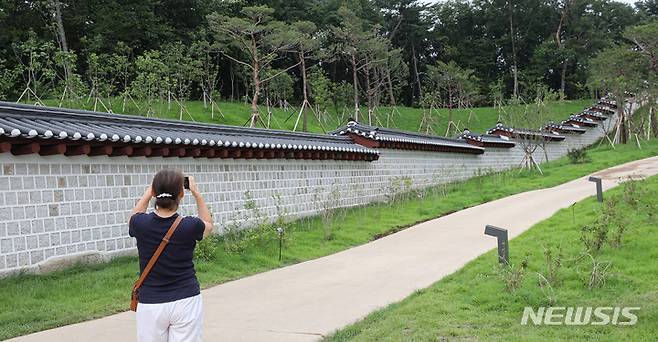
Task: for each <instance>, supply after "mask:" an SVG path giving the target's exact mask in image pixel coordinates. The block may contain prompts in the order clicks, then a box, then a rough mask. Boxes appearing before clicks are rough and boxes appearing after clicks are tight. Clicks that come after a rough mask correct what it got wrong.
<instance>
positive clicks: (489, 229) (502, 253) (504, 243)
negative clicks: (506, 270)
mask: <svg viewBox="0 0 658 342" xmlns="http://www.w3.org/2000/svg"><path fill="white" fill-rule="evenodd" d="M484 234H485V235H489V236H495V237H496V239H497V240H498V262H500V263H501V264H502V263H505V264H507V265H509V241H508V238H507V229H503V228H498V227H495V226H492V225H487V226H486V227H485V228H484Z"/></svg>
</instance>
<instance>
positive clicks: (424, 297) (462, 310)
mask: <svg viewBox="0 0 658 342" xmlns="http://www.w3.org/2000/svg"><path fill="white" fill-rule="evenodd" d="M642 187H643V188H644V189H645V190H648V191H649V192H648V195H645V196H638V197H639V199H641V200H642V204H643V206H642V207H640V209H633V208H632V207H630V206H628V205H624V206H622V208H623V211H622V212H624V213H625V215H624V216H625V218H626V220H627V224H628V225H627V227H628V228H627V229H628V230H627V233H626V235H625V238H624V240H623V241H624V242H623V245H622V247H621V248H619V249H615V248H612V247H611V246H610V245H605V246H604V247H603V249H602V252H601V253H600V256H599V257H600V259H601V260H602V261H608V262H611V263H612V267H611V270H610V271H609V274H610V275H609V276H608V278H607V281H606V282H605V284H604V285H603V286H602V287H600V288H594V289H592V290H588V289H587V287H586V286H585V285H584V284H586V279H587V277H588V272H589V271H590V270H591V267H592V266H591V261H590V259H589V257H585V258H583V259H579V258H578V256H579V255H581V253H582V251H583V245H582V243H581V242H580V241H579V237H580V227H581V226H583V225H586V224H591V223H592V222H593V221H594V219H595V217H597V216H599V215H600V212H601V206H600V205H599V204H598V203H597V202H596V200H595V199H594V198H593V197H590V198H588V199H586V200H584V201H582V202H580V203H578V204H577V205H576V206H575V212H576V213H578V215H577V216H576V218H575V222H574V221H573V220H574V218H573V216H572V211H571V210H570V209H563V210H561V211H559V212H558V213H557V214H555V215H554V216H553V217H551V218H549V219H547V220H546V221H543V222H541V223H539V224H537V225H536V226H534V227H532V228H531V229H530V230H528V231H526V232H524V233H523V234H522V235H520V236H519V237H517V238H515V239H513V240H512V241H511V242H510V251H511V256H510V257H511V260H512V263H514V262H517V263H518V262H519V260H520V259H521V258H523V256H524V255H528V256H529V257H528V264H529V266H528V270H527V272H526V275H525V277H524V280H523V283H522V286H521V287H520V288H519V289H517V290H516V291H515V292H506V291H505V289H504V285H503V282H502V280H501V279H500V278H499V277H498V275H497V272H496V268H497V266H496V263H497V262H496V254H495V253H496V252H495V250H492V251H490V252H488V253H486V254H484V255H482V256H480V257H478V258H477V259H475V260H474V261H472V262H470V263H468V264H467V265H466V266H464V267H463V268H462V269H460V270H459V271H457V272H455V273H454V274H452V275H450V276H448V277H446V278H444V279H442V280H440V281H439V282H437V283H435V284H434V285H432V286H431V287H429V288H427V289H423V290H420V291H417V292H416V293H414V294H413V295H411V296H410V297H408V298H406V299H405V300H403V301H401V302H399V303H396V304H392V305H390V306H389V307H387V308H384V309H382V310H379V311H376V312H374V313H372V314H370V315H369V316H368V317H366V318H365V319H364V320H362V321H360V322H358V323H356V324H354V325H351V326H348V327H347V328H345V329H342V330H340V331H339V332H337V333H336V334H335V335H333V336H331V337H329V338H328V339H327V340H329V341H384V340H386V341H437V340H441V338H447V339H449V340H460V339H468V340H485V341H492V340H493V341H509V340H523V341H551V340H562V341H567V340H589V341H603V340H606V341H608V340H609V341H621V340H628V341H650V340H655V338H656V336H658V325H656V322H658V287H657V285H656V284H658V263H656V258H657V257H658V254H657V252H656V245H658V233H656V224H657V222H656V216H655V215H656V214H655V210H656V205H657V204H658V202H657V200H658V176H657V177H652V178H650V179H649V180H646V181H644V182H643V183H642ZM624 191H628V190H626V189H624V187H623V186H620V187H618V188H616V189H614V190H611V191H608V192H606V195H605V197H606V198H608V197H610V196H613V195H614V196H615V197H617V198H619V197H621V195H622V193H623V192H624ZM644 205H648V206H649V208H646V207H644ZM649 212H653V216H652V217H650V216H649V215H648V213H649ZM558 245H559V246H561V247H562V250H563V253H564V259H563V260H565V262H564V263H563V266H562V268H561V271H560V273H559V274H560V276H559V278H558V279H559V283H558V284H557V286H555V287H554V289H555V296H556V298H557V300H556V303H555V304H553V306H558V307H568V306H586V307H587V306H591V307H598V306H606V307H610V306H613V307H614V306H622V307H624V306H635V307H641V309H640V310H639V311H637V312H636V314H637V315H638V324H637V325H635V326H631V327H629V326H614V325H609V326H534V325H528V326H524V325H521V324H520V320H521V316H522V312H523V309H524V307H526V306H532V307H533V308H534V309H535V310H536V309H537V307H539V306H550V304H549V302H548V300H547V297H546V296H545V295H544V294H543V292H542V290H541V289H540V287H539V286H538V279H539V278H538V275H537V273H538V272H539V273H542V274H546V262H545V259H544V258H545V257H544V254H543V250H544V247H545V246H552V247H556V246H558ZM554 255H555V254H554ZM529 324H532V323H529Z"/></svg>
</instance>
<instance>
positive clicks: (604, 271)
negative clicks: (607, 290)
mask: <svg viewBox="0 0 658 342" xmlns="http://www.w3.org/2000/svg"><path fill="white" fill-rule="evenodd" d="M587 255H588V256H589V258H590V260H591V261H592V268H591V270H590V272H589V277H588V279H587V289H589V290H592V289H593V288H596V287H602V286H603V285H604V284H605V282H606V280H607V278H608V275H609V273H608V271H609V270H610V267H611V266H612V263H610V262H609V261H601V260H600V259H599V258H595V257H593V256H592V255H591V254H587Z"/></svg>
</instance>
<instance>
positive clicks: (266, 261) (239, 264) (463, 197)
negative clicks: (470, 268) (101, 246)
mask: <svg viewBox="0 0 658 342" xmlns="http://www.w3.org/2000/svg"><path fill="white" fill-rule="evenodd" d="M657 154H658V141H653V142H652V143H650V144H649V145H648V146H646V147H645V148H643V149H642V150H638V149H637V148H635V147H633V146H632V145H627V146H618V147H617V149H616V150H610V148H609V147H607V146H603V147H601V148H599V149H594V150H592V151H590V153H589V155H590V156H591V158H592V162H590V163H588V164H580V165H572V164H569V163H568V162H567V161H566V160H565V159H561V160H557V161H554V162H550V163H547V164H544V165H543V169H544V172H545V176H540V175H537V174H535V173H528V172H523V173H521V174H519V173H518V171H516V170H513V171H509V172H505V173H500V174H494V175H488V176H482V177H478V178H474V179H471V180H468V181H465V182H461V183H456V184H451V185H446V186H440V187H437V188H435V189H431V190H430V191H428V193H427V194H426V196H425V200H424V201H418V200H416V199H410V200H402V201H399V202H397V203H394V204H391V205H389V204H373V205H370V206H367V207H362V208H352V209H345V210H341V211H339V212H337V213H336V214H335V216H334V217H333V221H332V223H331V224H329V227H331V229H332V230H333V239H332V240H325V239H324V234H325V232H324V228H323V227H326V226H327V225H324V224H323V223H322V221H321V220H320V219H319V218H310V219H304V220H300V221H297V222H295V223H293V225H292V227H289V228H288V230H287V232H288V233H287V236H288V242H287V245H286V247H285V250H284V253H283V260H282V261H281V262H279V261H278V259H277V249H276V248H277V242H276V240H271V241H270V242H269V243H267V244H265V245H261V246H252V247H250V248H248V249H247V250H246V251H245V252H244V253H243V254H241V255H237V254H230V253H228V252H227V251H226V250H225V248H224V245H223V243H222V242H219V243H218V245H217V246H218V248H217V249H216V250H215V252H214V253H215V256H216V259H215V260H214V261H209V262H208V261H198V262H197V263H196V265H197V275H198V277H199V279H200V281H201V283H202V286H203V287H208V286H211V285H213V284H218V283H221V282H226V281H229V280H231V279H235V278H239V277H244V276H247V275H250V274H254V273H258V272H262V271H266V270H268V269H273V268H276V267H281V266H284V265H289V264H293V263H297V262H300V261H303V260H309V259H313V258H317V257H321V256H324V255H328V254H332V253H335V252H337V251H340V250H344V249H346V248H350V247H353V246H356V245H359V244H363V243H366V242H368V241H370V240H371V239H372V238H373V237H374V236H375V235H378V234H382V233H388V232H391V231H394V230H396V229H400V228H403V227H408V226H410V225H413V224H414V223H416V222H419V221H424V220H428V219H431V218H435V217H439V216H442V215H445V214H446V213H450V212H453V211H456V210H460V209H463V208H465V207H469V206H473V205H476V204H479V203H483V202H486V201H490V200H493V199H497V198H501V197H504V196H507V195H510V194H514V193H519V192H522V191H527V190H532V189H537V188H543V187H548V186H553V185H557V184H560V183H563V182H565V181H568V180H571V179H574V178H577V177H580V176H583V175H586V174H588V173H591V172H593V171H596V170H600V169H603V168H606V167H610V166H613V165H616V164H620V163H623V162H626V161H630V160H635V159H641V158H644V157H648V156H653V155H657ZM137 276H138V267H137V261H136V258H121V259H116V260H114V261H112V262H110V263H107V264H103V265H96V266H80V267H75V268H72V269H69V270H65V271H60V272H56V273H52V274H48V275H42V276H35V275H21V276H17V277H12V278H8V279H3V280H0V339H4V338H8V337H11V336H17V335H21V334H26V333H29V332H34V331H39V330H44V329H47V328H52V327H56V326H60V325H65V324H70V323H74V322H79V321H82V320H86V319H91V318H95V317H101V316H105V315H108V314H111V313H115V312H120V311H124V310H127V308H128V300H129V292H130V291H129V289H130V287H131V285H132V282H133V281H134V280H135V279H136V278H137Z"/></svg>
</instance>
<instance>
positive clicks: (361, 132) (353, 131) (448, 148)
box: [330, 120, 484, 154]
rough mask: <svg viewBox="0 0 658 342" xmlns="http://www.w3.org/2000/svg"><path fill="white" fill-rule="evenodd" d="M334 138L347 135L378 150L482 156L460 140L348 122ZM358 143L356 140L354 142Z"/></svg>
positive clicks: (478, 150)
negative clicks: (363, 140) (362, 140)
mask: <svg viewBox="0 0 658 342" xmlns="http://www.w3.org/2000/svg"><path fill="white" fill-rule="evenodd" d="M330 134H331V135H334V136H342V135H349V136H352V137H355V139H359V138H362V139H365V140H367V142H365V143H366V144H368V145H370V146H372V147H378V148H394V149H420V150H428V151H441V152H457V153H471V154H482V153H484V149H483V148H481V147H478V146H473V145H471V144H468V143H466V142H465V141H463V140H461V139H453V138H443V137H439V136H434V135H427V134H420V133H413V132H407V131H400V130H396V129H391V128H384V127H375V126H370V125H366V124H362V123H359V122H356V121H354V120H350V121H349V122H348V123H347V125H346V126H344V127H341V128H339V129H337V130H335V131H333V132H330ZM356 141H357V142H358V140H356Z"/></svg>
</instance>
